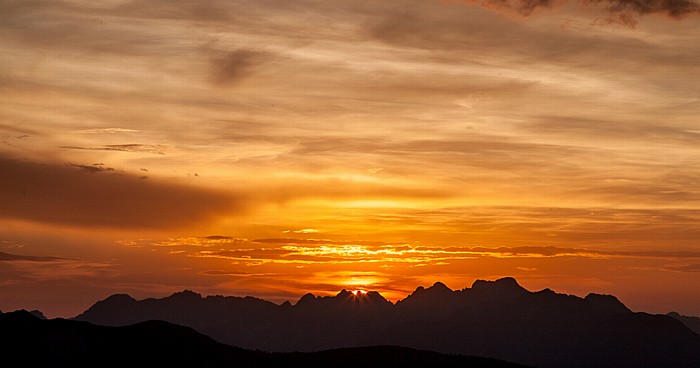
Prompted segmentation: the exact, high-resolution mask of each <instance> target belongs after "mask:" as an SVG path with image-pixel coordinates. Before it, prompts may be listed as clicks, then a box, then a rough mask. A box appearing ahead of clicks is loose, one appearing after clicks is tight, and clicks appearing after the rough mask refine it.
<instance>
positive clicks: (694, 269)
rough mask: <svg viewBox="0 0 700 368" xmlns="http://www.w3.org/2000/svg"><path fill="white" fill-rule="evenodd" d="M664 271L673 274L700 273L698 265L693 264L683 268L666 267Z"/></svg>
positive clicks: (699, 265)
mask: <svg viewBox="0 0 700 368" xmlns="http://www.w3.org/2000/svg"><path fill="white" fill-rule="evenodd" d="M666 270H668V271H673V272H700V264H698V263H695V264H690V265H683V266H669V267H666Z"/></svg>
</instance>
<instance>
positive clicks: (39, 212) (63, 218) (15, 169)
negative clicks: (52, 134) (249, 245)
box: [0, 157, 242, 228]
mask: <svg viewBox="0 0 700 368" xmlns="http://www.w3.org/2000/svg"><path fill="white" fill-rule="evenodd" d="M106 171H108V170H105V169H102V168H100V167H99V166H98V167H96V166H84V165H77V167H76V165H73V166H69V165H61V164H40V163H34V162H27V161H22V160H15V159H11V158H6V157H5V158H0V175H2V177H3V180H2V182H1V183H0V200H1V201H2V203H3V206H2V208H0V217H4V218H6V219H22V220H29V221H37V222H46V223H54V224H66V225H71V226H77V227H93V226H95V227H127V228H149V227H155V228H172V227H176V226H181V225H184V224H188V223H191V222H197V221H202V220H204V219H207V218H212V217H214V216H215V215H217V214H221V213H227V212H228V213H238V212H239V211H241V208H242V204H241V200H240V198H236V196H235V195H232V194H230V193H226V194H224V193H221V192H217V191H211V190H205V189H198V188H192V187H188V186H185V185H179V184H173V183H168V182H165V181H154V180H144V179H143V178H140V177H138V176H134V175H129V174H125V173H117V172H114V171H111V172H106Z"/></svg>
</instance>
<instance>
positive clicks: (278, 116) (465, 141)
mask: <svg viewBox="0 0 700 368" xmlns="http://www.w3.org/2000/svg"><path fill="white" fill-rule="evenodd" d="M528 4H529V5H528ZM0 8H1V9H2V11H1V12H0V45H2V49H3V52H2V53H0V95H1V96H2V99H1V100H0V290H2V292H0V310H3V311H6V310H14V309H17V308H26V309H40V310H42V311H44V312H45V313H46V314H47V315H49V316H73V315H75V314H77V313H79V312H81V311H83V310H84V309H86V308H87V307H88V306H89V305H91V304H92V303H93V302H95V301H96V300H98V299H101V298H104V297H106V296H108V295H110V294H113V293H129V294H131V295H133V296H134V297H137V298H143V297H157V296H164V295H168V294H170V293H173V292H176V291H181V290H183V289H192V290H195V291H198V292H201V293H203V294H224V295H253V296H258V297H262V298H266V299H270V300H273V301H276V302H281V301H284V300H292V301H296V300H297V298H299V297H300V296H301V295H302V294H304V293H306V292H309V291H310V292H314V293H317V294H323V295H326V294H335V293H337V292H338V291H339V290H340V289H342V288H348V289H353V288H364V289H368V290H377V291H380V292H381V293H382V294H383V295H385V296H386V297H388V298H389V299H391V300H396V299H400V298H403V297H405V296H406V295H407V294H408V293H410V292H411V291H412V290H414V289H415V288H416V287H417V286H419V285H423V286H428V285H431V284H433V283H434V282H436V281H442V282H444V283H446V284H447V285H448V286H449V287H452V288H454V289H461V288H464V287H467V286H470V285H471V283H472V282H473V281H474V280H475V279H477V278H482V279H494V278H497V277H503V276H513V277H516V278H517V279H518V281H519V282H520V283H521V284H522V285H523V286H525V287H526V288H529V289H531V290H539V289H542V288H546V287H549V288H552V289H554V290H555V291H558V292H563V293H571V294H576V295H585V294H587V293H588V292H598V293H610V294H615V295H617V296H618V297H619V298H620V299H621V300H622V301H623V302H624V303H626V304H627V305H628V306H629V307H630V308H632V309H633V310H639V311H647V312H654V313H666V312H669V311H672V310H674V311H678V312H681V313H684V314H692V315H700V277H698V276H700V121H698V116H700V78H698V76H700V18H699V17H698V15H699V14H700V13H699V11H700V6H698V3H697V2H695V1H688V2H673V1H666V0H657V1H651V2H648V3H647V5H646V6H640V5H639V3H638V2H634V1H630V0H603V1H590V0H570V1H564V0H562V1H555V2H549V1H541V2H531V1H530V2H525V1H519V0H509V1H489V0H470V1H466V0H465V1H441V0H396V1H388V2H380V1H370V0H352V1H342V2H341V1H337V2H336V1H320V0H298V1H281V0H259V1H254V2H251V1H238V0H226V1H224V0H211V1H196V2H180V1H174V0H149V1H146V0H133V1H132V0H109V1H101V2H97V3H96V2H93V1H83V0H65V1H58V0H36V1H5V0H0Z"/></svg>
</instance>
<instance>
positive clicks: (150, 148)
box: [61, 143, 168, 155]
mask: <svg viewBox="0 0 700 368" xmlns="http://www.w3.org/2000/svg"><path fill="white" fill-rule="evenodd" d="M61 148H65V149H72V150H86V151H117V152H146V153H155V154H158V155H164V154H165V152H163V151H164V150H165V149H166V148H168V146H166V145H161V144H137V143H132V144H106V145H104V146H102V147H80V146H63V147H61Z"/></svg>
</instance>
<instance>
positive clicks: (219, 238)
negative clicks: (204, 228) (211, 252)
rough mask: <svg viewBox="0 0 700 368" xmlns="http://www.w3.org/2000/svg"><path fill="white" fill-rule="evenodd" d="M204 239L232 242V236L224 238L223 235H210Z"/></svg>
mask: <svg viewBox="0 0 700 368" xmlns="http://www.w3.org/2000/svg"><path fill="white" fill-rule="evenodd" d="M204 239H209V240H232V239H233V237H232V236H224V235H210V236H207V237H205V238H204Z"/></svg>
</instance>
